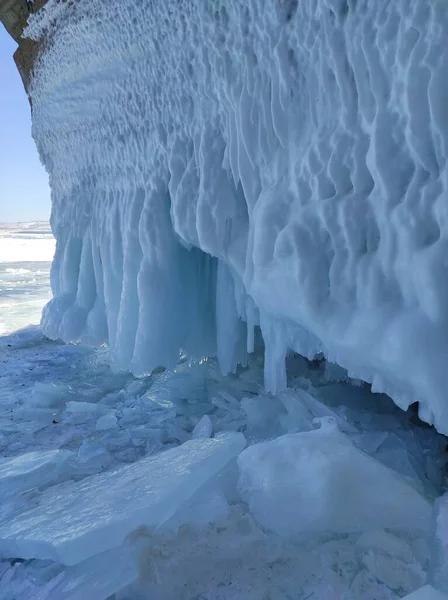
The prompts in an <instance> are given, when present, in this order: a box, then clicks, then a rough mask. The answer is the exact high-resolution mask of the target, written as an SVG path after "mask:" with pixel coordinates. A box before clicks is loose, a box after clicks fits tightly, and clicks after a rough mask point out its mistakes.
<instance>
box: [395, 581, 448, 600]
mask: <svg viewBox="0 0 448 600" xmlns="http://www.w3.org/2000/svg"><path fill="white" fill-rule="evenodd" d="M403 600H448V596H446V595H445V594H442V593H441V592H438V591H437V590H436V589H434V588H433V587H432V585H425V586H423V587H421V588H420V589H419V590H417V591H415V592H412V594H409V595H408V596H405V597H404V598H403Z"/></svg>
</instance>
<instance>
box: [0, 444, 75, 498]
mask: <svg viewBox="0 0 448 600" xmlns="http://www.w3.org/2000/svg"><path fill="white" fill-rule="evenodd" d="M72 456H73V452H69V451H68V450H47V451H40V452H39V451H36V452H28V453H27V454H22V455H20V456H17V457H16V458H10V459H8V458H5V459H0V499H4V498H5V497H6V496H13V495H15V494H18V493H20V492H23V491H26V490H29V489H32V488H37V487H40V488H43V487H46V486H48V485H50V484H52V483H57V482H58V481H60V480H61V479H64V478H65V477H66V474H67V471H68V469H67V466H68V465H67V463H68V461H69V460H70V459H71V458H72Z"/></svg>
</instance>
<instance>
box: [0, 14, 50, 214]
mask: <svg viewBox="0 0 448 600" xmlns="http://www.w3.org/2000/svg"><path fill="white" fill-rule="evenodd" d="M16 48H17V44H16V43H15V42H14V40H13V39H12V38H11V37H10V36H9V35H8V34H7V32H6V31H5V29H4V27H3V25H1V24H0V222H3V221H35V220H45V219H48V218H49V216H50V190H49V187H48V177H47V174H46V173H45V170H44V168H43V167H42V165H41V164H40V161H39V157H38V155H37V150H36V147H35V144H34V141H33V139H32V137H31V116H30V107H29V104H28V98H27V97H26V94H25V91H24V89H23V85H22V81H21V79H20V75H19V73H18V72H17V69H16V67H15V64H14V60H13V58H12V55H13V53H14V51H15V49H16Z"/></svg>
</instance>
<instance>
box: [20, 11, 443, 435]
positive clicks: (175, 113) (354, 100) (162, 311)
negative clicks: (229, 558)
mask: <svg viewBox="0 0 448 600" xmlns="http://www.w3.org/2000/svg"><path fill="white" fill-rule="evenodd" d="M447 33H448V10H447V7H446V1H445V0H395V1H394V2H391V1H390V0H376V1H374V2H372V1H370V2H369V1H368V0H300V2H299V1H297V0H266V1H264V2H260V0H210V1H208V2H204V0H188V1H186V0H166V1H164V2H158V1H156V0H152V1H148V2H135V1H134V0H120V2H118V1H113V0H110V1H107V2H105V1H103V0H88V1H87V0H77V2H75V3H67V4H64V3H58V2H56V1H55V0H50V1H49V3H48V4H47V5H46V6H45V8H44V9H42V10H41V11H40V12H39V13H37V14H35V15H33V16H32V17H31V18H30V24H29V27H28V30H27V32H26V34H27V35H28V36H29V37H31V38H33V39H41V38H42V39H43V40H44V41H43V47H44V52H43V53H42V54H41V56H40V58H39V60H38V63H37V65H36V68H35V72H34V78H33V81H32V86H31V97H32V103H33V132H34V137H35V139H36V142H37V145H38V148H39V151H40V156H41V158H42V160H43V162H44V163H45V165H46V168H47V170H48V172H49V174H50V181H51V186H52V194H53V198H52V200H53V212H52V227H53V231H54V233H55V236H56V239H57V249H56V256H55V260H54V264H53V268H52V288H53V293H54V299H53V300H52V301H51V302H50V303H49V304H48V305H47V307H46V309H45V311H44V315H43V326H44V330H45V332H46V334H47V335H48V336H50V337H51V338H62V339H63V340H66V341H70V340H81V341H83V342H88V343H92V344H100V343H103V342H107V343H108V344H109V345H110V348H111V351H112V353H113V355H114V357H115V358H116V360H117V361H118V362H119V364H120V365H121V366H123V367H125V368H129V369H131V370H132V372H133V373H135V374H138V375H139V374H144V373H148V372H150V371H151V370H152V369H154V368H155V367H157V366H160V365H163V366H167V367H170V366H173V365H174V364H175V363H176V362H177V360H178V357H179V353H180V352H184V353H186V354H187V355H189V356H192V357H201V356H206V355H207V356H210V355H217V356H218V359H219V361H220V364H221V368H222V370H223V371H225V372H228V371H232V370H233V369H234V368H235V365H236V364H237V362H244V361H245V360H246V353H247V352H251V351H252V350H253V347H254V328H256V327H257V326H260V328H261V332H262V335H263V339H264V344H265V355H266V356H265V383H266V387H267V389H268V390H269V391H272V392H275V391H278V390H280V389H281V388H282V387H283V386H284V385H285V383H286V373H285V356H286V353H287V352H288V350H294V351H296V352H298V353H300V354H302V355H304V356H306V357H309V358H312V357H313V356H315V355H316V354H319V353H323V354H324V355H325V356H327V357H329V358H330V359H331V360H332V361H333V362H336V363H338V364H339V365H341V366H343V367H345V368H346V369H348V371H349V373H350V375H351V376H353V377H357V378H360V379H363V380H365V381H369V382H372V383H373V387H374V389H376V390H381V391H384V392H387V393H388V394H389V395H391V396H392V397H393V399H394V400H395V402H396V403H397V404H398V405H399V406H401V407H402V408H407V407H408V406H409V404H410V403H412V402H414V401H419V403H420V416H421V418H422V419H424V420H426V421H428V422H430V423H435V425H436V426H437V428H438V429H439V431H441V432H444V433H448V403H447V402H446V398H445V386H446V383H445V382H446V374H445V370H446V369H445V357H446V355H447V352H448V278H447V275H448V262H447V256H448V227H447V219H448V203H447V186H448V167H447V164H446V156H447V151H448V117H447V112H446V106H447V102H448V84H447V81H448V47H447V44H446V39H447Z"/></svg>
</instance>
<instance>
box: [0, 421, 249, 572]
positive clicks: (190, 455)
mask: <svg viewBox="0 0 448 600" xmlns="http://www.w3.org/2000/svg"><path fill="white" fill-rule="evenodd" d="M244 446H245V439H244V436H243V435H242V434H241V433H230V432H229V433H227V434H224V435H222V436H221V437H220V438H219V439H213V440H210V439H202V440H191V441H188V442H186V443H185V444H183V445H182V446H179V447H178V448H173V449H171V450H168V451H166V452H164V453H162V454H159V455H157V456H155V457H153V456H149V457H146V458H145V459H143V460H140V461H138V462H136V463H134V464H132V465H128V466H125V467H122V468H121V469H118V470H115V471H110V472H108V473H104V474H102V475H98V476H96V477H94V478H89V477H87V478H86V479H84V480H83V481H82V482H81V483H78V484H76V483H73V482H69V483H66V484H62V485H61V486H58V487H54V488H50V489H49V490H47V491H45V492H44V493H43V494H42V496H41V497H40V498H39V500H38V503H39V505H38V506H37V507H36V508H34V509H31V510H30V511H28V512H24V513H21V514H19V515H18V516H17V518H16V519H11V520H9V521H7V522H4V523H2V524H0V553H1V554H2V555H3V556H6V557H11V556H12V557H16V556H19V557H21V558H42V559H52V560H54V561H57V562H61V563H63V564H65V565H75V564H77V563H79V562H82V561H84V560H87V559H88V558H91V557H92V556H96V555H97V554H101V553H102V552H105V551H107V550H110V549H112V548H116V547H117V546H119V545H120V544H122V543H123V541H124V540H125V538H126V536H127V535H128V534H130V533H132V532H133V531H134V530H136V529H138V528H139V527H147V528H154V529H158V528H160V527H162V526H163V525H164V524H165V523H167V522H168V521H169V520H170V519H171V518H172V517H173V516H174V515H176V513H177V511H178V510H179V508H180V507H182V506H183V505H184V504H185V503H186V502H187V501H188V500H189V499H190V498H191V497H192V496H193V495H194V494H195V492H197V491H198V490H199V489H200V488H202V487H203V486H204V485H205V484H206V483H207V482H208V481H209V480H210V479H212V478H213V477H214V476H216V475H217V474H219V473H220V471H222V470H223V469H224V467H225V466H226V465H227V464H228V462H229V461H230V460H231V459H232V458H235V457H236V456H237V455H238V454H239V453H240V452H241V450H242V449H243V448H244Z"/></svg>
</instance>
